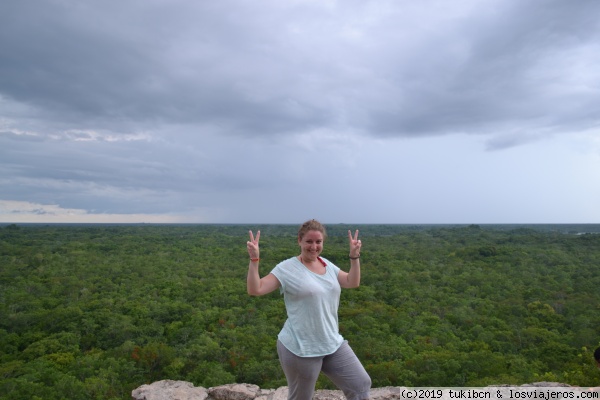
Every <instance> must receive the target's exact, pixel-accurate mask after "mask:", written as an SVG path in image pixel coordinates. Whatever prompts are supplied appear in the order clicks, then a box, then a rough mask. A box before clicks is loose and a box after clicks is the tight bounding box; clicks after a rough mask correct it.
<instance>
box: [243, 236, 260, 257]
mask: <svg viewBox="0 0 600 400" xmlns="http://www.w3.org/2000/svg"><path fill="white" fill-rule="evenodd" d="M248 233H250V240H248V242H246V247H247V248H248V255H249V256H250V259H254V260H256V259H257V258H260V250H259V249H258V240H259V239H260V231H256V238H255V237H254V235H253V234H252V231H248Z"/></svg>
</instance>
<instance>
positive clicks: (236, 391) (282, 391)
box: [131, 380, 571, 400]
mask: <svg viewBox="0 0 600 400" xmlns="http://www.w3.org/2000/svg"><path fill="white" fill-rule="evenodd" d="M490 387H498V388H502V387H520V388H531V387H571V386H570V385H566V384H564V383H556V382H535V383H529V384H525V385H520V386H512V385H493V386H490ZM402 389H406V388H405V387H383V388H375V389H371V396H370V400H392V399H399V398H400V391H401V390H402ZM287 395H288V388H287V387H280V388H278V389H261V388H260V387H258V386H256V385H250V384H247V383H232V384H229V385H222V386H216V387H212V388H208V389H205V388H203V387H195V386H194V385H193V384H191V383H189V382H183V381H171V380H164V381H158V382H154V383H152V384H150V385H142V386H140V387H139V388H137V389H135V390H133V391H132V392H131V398H132V399H133V400H287ZM345 399H346V398H345V397H344V395H343V393H342V392H341V391H340V390H317V391H316V393H315V395H314V397H313V400H345Z"/></svg>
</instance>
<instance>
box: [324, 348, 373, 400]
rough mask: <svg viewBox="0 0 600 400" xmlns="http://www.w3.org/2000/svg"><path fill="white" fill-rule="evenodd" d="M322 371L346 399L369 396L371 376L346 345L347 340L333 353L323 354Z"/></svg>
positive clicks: (358, 399) (361, 399) (366, 397)
mask: <svg viewBox="0 0 600 400" xmlns="http://www.w3.org/2000/svg"><path fill="white" fill-rule="evenodd" d="M323 373H324V374H325V375H327V377H328V378H329V379H331V381H332V382H333V383H334V384H335V385H336V386H337V387H338V388H340V390H342V391H343V392H344V395H345V396H346V398H347V399H348V400H363V399H368V398H369V391H370V389H371V377H369V374H367V371H366V370H365V368H364V367H363V366H362V364H361V363H360V361H359V359H358V357H356V354H354V351H352V349H351V348H350V345H348V341H344V343H342V345H341V346H340V348H339V349H338V350H337V351H336V352H335V353H333V354H330V355H328V356H325V358H324V359H323Z"/></svg>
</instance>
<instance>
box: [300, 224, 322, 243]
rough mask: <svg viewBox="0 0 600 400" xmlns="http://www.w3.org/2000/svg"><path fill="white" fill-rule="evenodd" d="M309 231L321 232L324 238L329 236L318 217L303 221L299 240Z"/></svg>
mask: <svg viewBox="0 0 600 400" xmlns="http://www.w3.org/2000/svg"><path fill="white" fill-rule="evenodd" d="M308 231H317V232H321V233H322V234H323V239H325V238H326V237H327V232H326V231H325V226H323V224H322V223H320V222H319V221H317V220H316V219H311V220H308V221H306V222H305V223H303V224H302V226H300V229H298V240H302V238H303V237H304V235H305V234H306V232H308Z"/></svg>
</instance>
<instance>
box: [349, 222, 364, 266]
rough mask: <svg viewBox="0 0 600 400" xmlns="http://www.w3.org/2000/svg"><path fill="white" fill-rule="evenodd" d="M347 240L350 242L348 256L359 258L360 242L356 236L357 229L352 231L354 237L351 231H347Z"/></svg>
mask: <svg viewBox="0 0 600 400" xmlns="http://www.w3.org/2000/svg"><path fill="white" fill-rule="evenodd" d="M348 241H349V242H350V258H352V259H357V258H359V257H360V248H361V246H362V243H361V241H360V239H359V238H358V229H357V230H356V232H354V237H352V232H350V231H348Z"/></svg>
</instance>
